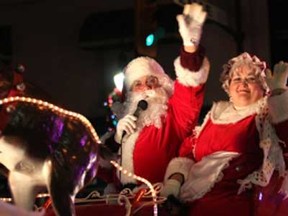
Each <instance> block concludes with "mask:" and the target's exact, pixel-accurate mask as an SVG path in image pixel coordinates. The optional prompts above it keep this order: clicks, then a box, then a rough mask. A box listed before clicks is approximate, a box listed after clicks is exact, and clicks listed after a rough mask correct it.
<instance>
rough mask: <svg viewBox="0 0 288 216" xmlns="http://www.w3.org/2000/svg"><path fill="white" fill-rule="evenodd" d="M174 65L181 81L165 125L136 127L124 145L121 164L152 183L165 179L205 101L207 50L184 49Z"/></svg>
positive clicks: (129, 180)
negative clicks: (172, 160)
mask: <svg viewBox="0 0 288 216" xmlns="http://www.w3.org/2000/svg"><path fill="white" fill-rule="evenodd" d="M174 66H175V71H176V75H177V80H176V81H175V82H174V90H173V93H172V95H171V97H170V98H169V100H168V102H167V111H166V113H165V114H164V115H163V116H162V122H161V125H160V126H156V125H146V126H144V127H143V128H141V129H140V130H136V132H135V133H133V134H131V135H130V136H129V137H128V138H127V139H126V140H125V141H123V143H122V146H121V147H122V150H121V152H122V160H121V165H122V166H123V167H124V168H125V169H127V170H128V171H129V172H131V173H134V174H136V175H138V176H140V177H143V178H145V179H147V180H148V181H150V182H152V183H156V182H162V181H163V178H164V174H165V170H166V168H167V165H168V163H169V162H170V160H171V159H172V158H174V157H176V156H178V151H179V147H180V144H181V143H182V142H183V140H184V138H185V137H187V136H188V135H189V134H190V133H191V130H192V128H193V127H194V126H195V125H196V124H197V121H198V116H199V113H200V109H201V107H202V104H203V97H204V92H203V91H204V83H205V82H206V80H207V76H208V71H209V62H208V60H207V59H206V58H204V55H203V52H201V51H197V52H196V53H193V54H191V53H186V52H185V51H184V50H181V54H180V57H178V58H177V59H176V60H175V62H174ZM128 67H129V65H128ZM135 73H136V72H135ZM149 106H150V104H149ZM151 106H153V104H151ZM143 114H145V111H144V112H143ZM123 140H124V139H123ZM120 180H121V182H122V184H127V183H136V180H135V179H133V178H131V177H129V176H127V175H124V174H121V175H120Z"/></svg>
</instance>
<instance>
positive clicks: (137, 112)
mask: <svg viewBox="0 0 288 216" xmlns="http://www.w3.org/2000/svg"><path fill="white" fill-rule="evenodd" d="M147 107H148V103H147V101H146V100H140V101H139V102H138V104H137V108H136V110H135V112H134V113H133V114H132V115H133V116H135V117H137V118H139V115H140V113H141V112H142V111H144V110H146V109H147ZM125 135H126V131H123V134H122V139H123V137H124V136H125Z"/></svg>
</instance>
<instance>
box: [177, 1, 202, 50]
mask: <svg viewBox="0 0 288 216" xmlns="http://www.w3.org/2000/svg"><path fill="white" fill-rule="evenodd" d="M206 16H207V13H206V11H204V10H203V7H202V5H200V4H197V3H192V4H186V5H184V9H183V14H179V15H177V21H178V26H179V33H180V35H181V37H182V40H183V45H184V46H193V45H194V46H198V45H199V43H200V39H201V34H202V26H203V24H204V22H205V19H206Z"/></svg>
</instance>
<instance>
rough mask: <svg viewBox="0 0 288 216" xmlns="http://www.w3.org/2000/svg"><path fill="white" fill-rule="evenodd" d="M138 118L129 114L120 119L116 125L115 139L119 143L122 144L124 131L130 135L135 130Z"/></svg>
mask: <svg viewBox="0 0 288 216" xmlns="http://www.w3.org/2000/svg"><path fill="white" fill-rule="evenodd" d="M136 120H137V117H135V116H133V115H129V114H128V115H126V116H124V117H123V118H122V119H120V120H119V121H118V124H117V127H116V133H115V136H114V139H115V141H116V142H117V143H120V144H121V142H122V136H123V133H124V131H125V133H126V134H127V135H130V134H132V133H134V132H135V130H136Z"/></svg>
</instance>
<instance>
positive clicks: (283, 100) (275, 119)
mask: <svg viewBox="0 0 288 216" xmlns="http://www.w3.org/2000/svg"><path fill="white" fill-rule="evenodd" d="M268 107H269V113H270V115H271V117H272V123H275V124H277V123H280V122H283V121H285V120H287V119H288V90H286V91H285V92H283V93H282V94H280V95H274V96H272V97H269V98H268Z"/></svg>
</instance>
